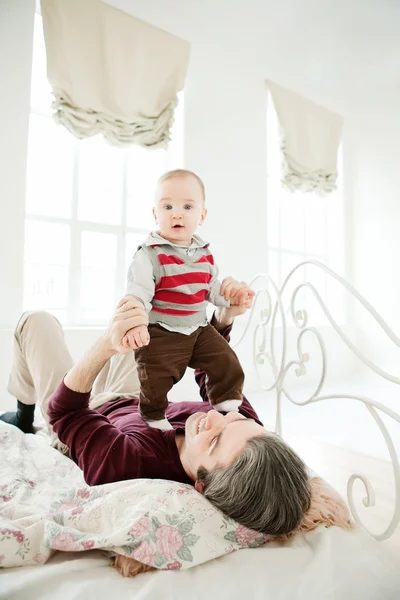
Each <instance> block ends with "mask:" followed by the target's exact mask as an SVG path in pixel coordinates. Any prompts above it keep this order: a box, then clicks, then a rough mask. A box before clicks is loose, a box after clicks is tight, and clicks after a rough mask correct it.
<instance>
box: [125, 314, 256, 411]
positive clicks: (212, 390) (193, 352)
mask: <svg viewBox="0 0 400 600" xmlns="http://www.w3.org/2000/svg"><path fill="white" fill-rule="evenodd" d="M149 334H150V343H149V344H148V345H147V346H143V347H142V348H138V349H137V350H136V351H135V358H136V363H137V369H138V375H139V381H140V413H141V415H142V417H143V418H144V419H146V420H152V419H154V420H159V419H163V418H164V417H165V410H166V408H167V405H168V399H167V394H168V392H169V391H170V389H171V388H172V387H173V385H174V384H175V383H177V382H178V381H180V379H182V377H183V375H184V374H185V371H186V368H187V367H191V368H192V369H202V370H203V371H204V372H205V373H206V375H207V383H206V386H207V392H208V397H209V400H210V404H211V405H212V406H215V405H216V404H219V403H220V402H224V401H225V400H242V388H243V383H244V373H243V370H242V367H241V366H240V363H239V360H238V358H237V356H236V354H235V352H234V351H233V350H232V348H231V347H230V346H229V344H228V342H227V341H226V340H225V339H224V338H223V337H222V335H220V334H219V333H218V331H217V330H216V329H215V328H214V327H213V326H212V325H206V326H205V327H199V328H198V329H196V331H194V332H193V333H192V334H190V335H185V334H182V333H176V332H173V331H168V330H167V329H165V328H164V327H161V325H149Z"/></svg>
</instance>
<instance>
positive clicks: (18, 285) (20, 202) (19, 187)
mask: <svg viewBox="0 0 400 600" xmlns="http://www.w3.org/2000/svg"><path fill="white" fill-rule="evenodd" d="M34 11H35V0H2V2H1V3H0V57H1V58H0V88H1V93H0V132H1V134H0V175H1V176H0V285H1V293H0V328H2V327H7V326H11V325H12V323H14V322H15V320H16V319H17V317H18V315H19V314H20V312H21V309H22V293H21V292H22V274H23V271H22V268H23V236H24V224H25V220H24V219H25V214H24V211H25V172H26V156H27V132H28V118H29V105H30V86H31V71H32V45H33V16H34Z"/></svg>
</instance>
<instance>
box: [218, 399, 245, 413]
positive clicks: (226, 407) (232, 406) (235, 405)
mask: <svg viewBox="0 0 400 600" xmlns="http://www.w3.org/2000/svg"><path fill="white" fill-rule="evenodd" d="M241 404H242V401H241V400H224V401H223V402H220V403H219V404H214V406H213V408H214V409H215V410H217V411H218V412H238V411H239V406H240V405H241Z"/></svg>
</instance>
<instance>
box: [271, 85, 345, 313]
mask: <svg viewBox="0 0 400 600" xmlns="http://www.w3.org/2000/svg"><path fill="white" fill-rule="evenodd" d="M267 128H268V130H267V236H268V237H267V239H268V272H269V275H270V276H271V277H272V278H273V280H274V281H275V282H276V283H277V284H278V285H281V284H282V283H283V281H284V279H285V277H286V276H287V275H288V274H289V272H290V271H291V269H292V268H293V267H295V265H297V264H298V263H300V262H302V261H304V260H309V259H315V260H318V261H320V262H323V263H324V264H325V265H327V266H328V267H330V268H331V269H333V270H334V271H336V272H338V273H339V274H341V275H343V269H344V226H343V225H344V224H343V214H344V212H343V191H342V181H341V174H342V164H341V156H339V180H338V188H337V191H336V192H334V193H332V194H330V195H328V196H326V197H321V196H317V195H316V194H312V193H301V192H296V193H291V192H287V191H286V190H285V189H284V188H283V186H282V184H281V181H280V180H281V171H282V168H281V164H282V155H281V150H280V139H279V123H278V118H277V115H276V112H275V109H274V106H273V102H272V99H271V98H270V97H269V98H268V106H267ZM300 280H301V281H305V280H307V281H310V282H311V283H312V284H314V285H315V287H316V289H317V291H318V292H319V293H320V295H321V296H322V299H323V300H324V301H327V300H328V298H329V303H328V306H329V308H330V309H331V308H332V313H333V315H334V316H335V318H337V319H338V320H339V321H340V322H343V321H344V304H343V302H344V295H343V291H342V290H341V288H340V286H339V285H338V284H336V283H335V282H333V281H331V278H330V277H328V276H327V275H326V274H325V273H324V272H323V271H322V270H320V269H317V268H315V267H312V266H307V267H305V268H304V269H302V270H301V273H300V274H298V276H297V277H296V279H295V280H294V281H296V282H300ZM291 289H293V288H291ZM302 293H303V296H302V298H305V296H309V293H307V292H306V291H304V292H302ZM308 299H309V298H308ZM308 299H307V302H308ZM332 300H334V301H333V302H332ZM286 306H287V305H286ZM313 316H314V313H313ZM318 318H320V315H319V316H318ZM314 322H315V319H314ZM324 322H325V323H326V320H325V321H324Z"/></svg>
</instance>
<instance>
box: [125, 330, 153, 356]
mask: <svg viewBox="0 0 400 600" xmlns="http://www.w3.org/2000/svg"><path fill="white" fill-rule="evenodd" d="M149 342H150V335H149V330H148V329H147V327H146V326H145V325H139V326H138V327H134V328H133V329H130V330H129V331H128V332H127V333H126V334H125V336H124V337H123V339H122V346H123V347H124V348H130V349H131V350H136V349H137V348H142V347H143V346H147V344H148V343H149Z"/></svg>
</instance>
